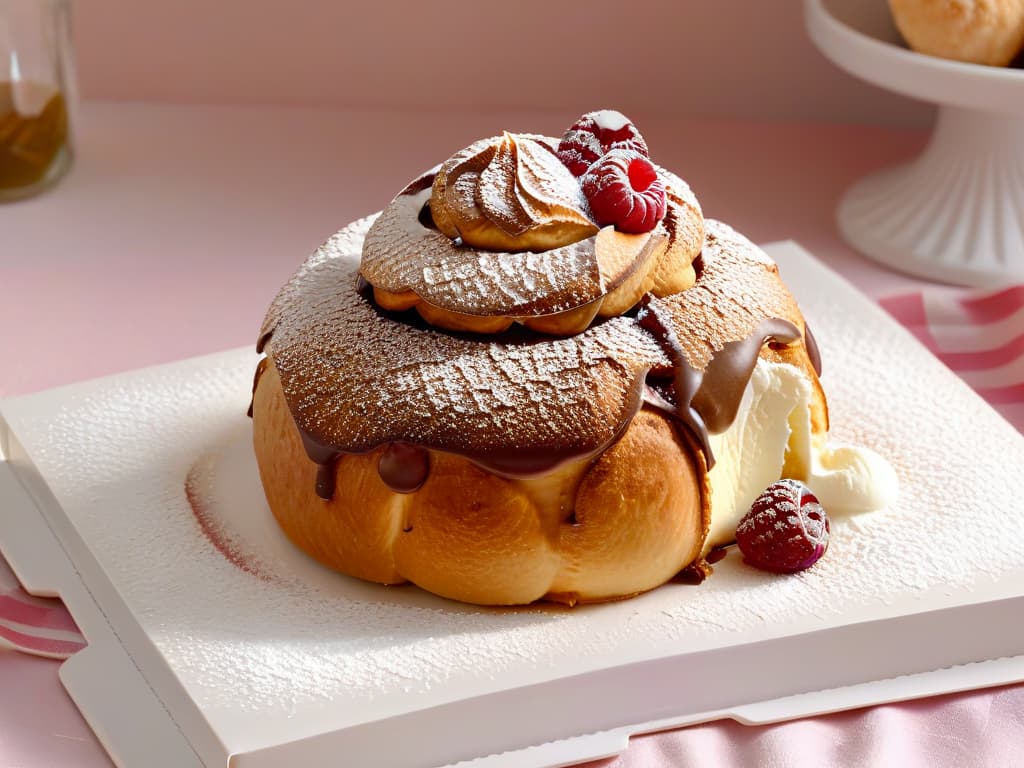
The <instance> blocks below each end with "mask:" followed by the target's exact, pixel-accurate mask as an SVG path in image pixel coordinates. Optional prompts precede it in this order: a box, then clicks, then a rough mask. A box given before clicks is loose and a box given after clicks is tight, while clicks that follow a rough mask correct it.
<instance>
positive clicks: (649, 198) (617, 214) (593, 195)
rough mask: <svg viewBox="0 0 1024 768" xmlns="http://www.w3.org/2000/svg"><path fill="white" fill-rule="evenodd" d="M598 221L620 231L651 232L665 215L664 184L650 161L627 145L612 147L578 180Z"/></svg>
mask: <svg viewBox="0 0 1024 768" xmlns="http://www.w3.org/2000/svg"><path fill="white" fill-rule="evenodd" d="M581 184H582V186H583V194H584V195H585V196H586V198H587V202H588V203H590V212H591V213H592V214H594V218H595V220H596V221H597V223H598V224H600V225H601V226H605V225H606V224H613V225H614V226H615V228H616V229H618V230H619V231H621V232H630V233H633V234H637V233H640V232H650V231H651V230H652V229H654V228H655V227H656V226H657V225H658V222H659V221H661V220H662V219H663V218H664V217H665V184H664V183H663V182H662V180H661V179H660V178H659V177H658V172H657V170H655V168H654V166H653V165H651V161H650V160H648V159H647V158H646V157H644V156H643V155H641V154H640V153H639V152H634V151H632V150H629V149H613V150H611V151H610V152H608V154H606V155H605V156H604V157H602V158H601V159H600V160H598V161H597V162H596V163H594V164H593V165H592V166H590V170H589V171H587V173H586V175H585V176H584V177H583V179H582V180H581Z"/></svg>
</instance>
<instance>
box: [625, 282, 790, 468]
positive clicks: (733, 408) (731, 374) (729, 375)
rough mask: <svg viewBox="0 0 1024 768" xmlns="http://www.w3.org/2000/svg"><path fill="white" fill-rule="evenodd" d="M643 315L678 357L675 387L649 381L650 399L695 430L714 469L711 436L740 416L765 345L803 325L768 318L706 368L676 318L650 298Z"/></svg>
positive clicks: (670, 352) (643, 322)
mask: <svg viewBox="0 0 1024 768" xmlns="http://www.w3.org/2000/svg"><path fill="white" fill-rule="evenodd" d="M637 321H638V322H639V323H640V327H641V328H643V329H644V330H646V331H647V332H648V333H650V334H651V335H653V336H654V338H655V339H657V341H658V343H659V344H661V346H662V348H663V349H664V350H665V354H666V355H668V357H669V359H670V360H671V361H672V373H673V377H672V382H671V385H670V387H668V388H665V387H657V386H648V387H647V388H646V389H645V400H646V402H647V403H648V404H649V405H652V406H654V407H655V408H658V409H659V410H661V411H664V412H666V413H668V414H669V415H670V416H672V417H673V418H674V419H676V420H677V421H679V422H681V423H682V424H683V426H685V427H686V428H687V429H688V430H689V431H690V433H691V434H692V435H693V437H694V439H695V440H696V441H697V444H698V445H699V446H700V447H701V450H702V451H703V452H704V458H705V459H706V461H707V465H708V469H711V468H712V467H713V466H714V465H715V457H714V454H713V453H712V451H711V444H710V441H709V439H708V436H709V434H718V433H721V432H724V431H725V430H726V429H728V428H729V426H730V425H731V424H732V422H733V421H734V420H735V419H736V412H737V411H738V410H739V407H740V401H741V400H742V399H743V392H744V390H745V389H746V388H747V382H748V381H750V376H751V374H752V373H753V372H754V366H755V365H756V364H757V358H758V355H759V354H760V352H761V347H763V346H764V344H765V343H766V342H768V341H777V342H781V343H783V344H790V343H792V342H794V341H796V340H798V339H799V338H800V329H799V328H797V327H796V326H795V325H793V323H791V322H789V321H788V320H782V319H779V318H766V319H764V320H762V321H761V322H760V323H759V324H758V326H757V328H756V329H755V330H754V332H753V333H752V334H751V335H749V336H747V337H746V338H744V339H738V340H736V341H730V342H729V343H727V344H726V345H725V346H724V347H722V349H720V350H719V351H718V352H716V353H715V354H714V356H713V357H712V358H711V360H710V362H709V363H708V364H707V367H706V368H705V369H704V370H703V371H698V370H696V369H695V368H693V367H692V366H691V365H690V363H689V361H688V360H687V359H686V355H685V353H684V352H683V350H682V346H681V345H680V344H679V340H678V339H677V338H676V336H675V332H674V331H673V330H672V326H671V324H670V323H669V322H668V321H667V320H666V319H665V318H663V317H661V315H660V314H659V310H658V309H657V307H656V306H655V305H653V304H651V303H650V302H649V301H646V302H645V304H644V306H643V308H641V310H640V313H639V314H638V315H637Z"/></svg>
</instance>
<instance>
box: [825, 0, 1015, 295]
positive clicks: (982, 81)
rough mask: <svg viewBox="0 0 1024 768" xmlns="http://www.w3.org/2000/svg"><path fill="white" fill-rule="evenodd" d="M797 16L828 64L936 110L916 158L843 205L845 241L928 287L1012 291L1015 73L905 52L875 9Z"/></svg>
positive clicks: (858, 2) (841, 1) (831, 1)
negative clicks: (1004, 287)
mask: <svg viewBox="0 0 1024 768" xmlns="http://www.w3.org/2000/svg"><path fill="white" fill-rule="evenodd" d="M805 14H806V19H807V28H808V31H809V33H810V36H811V39H812V40H813V41H814V43H815V44H816V45H817V46H818V48H819V49H820V50H821V51H822V53H824V54H825V56H827V57H828V58H829V59H831V60H832V61H833V62H834V63H835V64H836V65H838V66H839V67H841V68H843V69H845V70H846V71H848V72H850V73H851V74H853V75H856V76H857V77H859V78H861V79H863V80H865V81H867V82H869V83H872V84H874V85H878V86H881V87H882V88H886V89H888V90H891V91H894V92H896V93H900V94H903V95H906V96H911V97H913V98H917V99H922V100H925V101H930V102H933V103H935V104H937V105H938V107H939V113H938V121H937V123H936V125H935V130H934V133H933V134H932V137H931V141H930V142H929V143H928V146H927V147H926V148H925V150H924V151H923V152H922V153H921V155H920V156H919V157H917V158H916V159H915V160H913V161H912V162H910V163H907V164H906V165H901V166H897V167H894V168H888V169H885V170H883V171H880V172H878V173H875V174H872V175H870V176H868V177H867V178H865V179H862V180H861V181H859V182H857V183H856V184H854V185H853V187H851V189H850V190H849V191H848V192H847V193H846V195H845V196H844V197H843V199H842V201H841V202H840V204H839V210H838V222H839V229H840V231H841V233H842V235H843V237H844V238H845V239H846V241H847V242H849V243H850V244H851V245H852V246H853V247H855V248H857V249H858V250H859V251H861V252H863V253H864V254H865V255H867V256H870V257H871V258H873V259H875V260H877V261H879V262H882V263H883V264H886V265H888V266H890V267H892V268H893V269H897V270H900V271H902V272H908V273H910V274H913V275H917V276H920V277H925V278H930V279H933V280H940V281H943V282H949V283H955V284H959V285H969V286H975V287H985V286H991V285H995V284H1000V283H1006V282H1009V281H1013V280H1024V69H1015V68H1000V67H987V66H981V65H976V64H964V63H960V62H955V61H947V60H945V59H939V58H935V57H933V56H926V55H923V54H919V53H915V52H913V51H911V50H909V49H907V48H906V47H905V46H904V45H903V44H902V42H901V40H900V36H899V33H898V32H897V30H896V27H895V25H894V24H893V21H892V18H891V16H890V14H889V9H888V4H887V3H886V2H885V1H884V0H871V2H865V0H806V2H805Z"/></svg>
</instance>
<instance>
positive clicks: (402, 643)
mask: <svg viewBox="0 0 1024 768" xmlns="http://www.w3.org/2000/svg"><path fill="white" fill-rule="evenodd" d="M812 267H813V265H810V264H806V263H805V262H803V261H802V259H801V258H799V254H797V255H795V256H791V257H790V258H789V259H787V261H786V263H785V264H784V268H783V275H784V276H785V277H786V278H787V279H788V280H789V282H790V284H791V285H793V286H795V287H796V292H797V295H798V296H799V297H800V298H801V300H802V302H803V307H804V310H805V312H806V314H807V316H808V318H809V320H810V321H811V323H812V325H813V327H814V329H815V334H816V336H817V338H818V341H819V343H820V346H821V349H822V353H823V356H824V366H825V373H824V383H825V385H826V387H827V389H828V392H829V395H830V404H831V415H832V423H833V431H834V434H835V435H836V436H837V437H838V438H840V439H845V440H848V441H851V442H856V443H860V444H863V445H867V446H870V447H872V448H874V449H876V450H877V451H879V452H880V453H882V454H883V455H885V456H886V457H888V458H889V459H890V460H891V461H892V462H893V464H894V465H895V467H896V469H897V471H898V473H899V475H900V479H901V482H902V492H901V497H900V499H899V501H898V503H897V504H896V506H895V508H894V509H892V510H890V511H883V512H879V513H875V514H871V515H866V516H862V517H858V518H855V519H850V520H834V521H833V530H832V534H833V538H832V543H831V545H830V548H829V552H828V554H827V555H826V556H825V557H824V558H823V559H822V560H821V562H819V563H818V564H817V565H815V567H814V568H812V569H810V570H809V571H807V572H805V573H802V574H800V575H798V576H791V577H780V576H773V575H770V574H764V573H760V572H758V571H755V570H753V569H750V568H747V567H745V566H743V565H742V564H741V563H740V561H739V558H738V557H736V556H735V555H734V554H730V555H729V556H728V557H726V559H725V560H724V561H722V562H721V563H719V564H717V565H716V566H715V573H714V575H713V576H712V577H711V578H710V579H708V580H707V581H706V582H705V583H704V584H703V585H701V586H699V587H692V586H686V585H678V584H669V585H666V586H665V587H662V588H660V589H658V590H655V591H654V592H652V593H650V594H647V595H642V596H640V597H638V598H635V599H633V600H629V601H625V602H621V603H614V604H610V605H605V606H593V607H586V608H582V609H575V610H572V611H567V610H561V609H549V608H530V609H521V610H514V611H492V610H486V609H479V608H472V607H467V606H461V605H456V604H453V603H450V602H447V601H444V600H442V599H439V598H433V597H431V596H429V595H425V594H423V593H421V592H419V591H418V590H415V589H412V588H400V589H389V588H384V587H375V586H371V585H365V584H360V583H356V582H354V581H352V580H350V579H347V578H345V577H341V576H336V575H334V574H329V573H327V572H326V571H324V570H322V569H320V568H319V567H318V566H315V565H314V564H312V563H311V562H310V561H309V560H308V558H305V557H304V556H303V555H301V554H300V553H299V552H297V551H295V550H289V549H288V547H287V545H286V542H282V541H280V540H279V539H274V538H272V536H271V532H272V531H274V530H275V528H274V526H273V523H272V520H271V519H270V513H269V511H268V510H267V509H266V506H265V505H264V504H263V502H262V500H261V494H260V491H259V487H258V480H257V479H256V469H255V462H254V460H253V459H252V457H251V455H250V453H249V450H248V439H249V434H248V421H247V420H246V419H245V418H244V416H243V414H244V410H245V406H246V404H247V401H248V390H249V386H250V384H251V375H252V367H253V365H254V363H255V357H254V355H252V354H251V353H250V352H238V353H232V354H228V355H223V356H217V357H214V358H210V359H204V360H199V361H191V362H185V363H181V364H178V365H177V366H176V367H174V368H173V375H169V373H168V371H167V370H161V369H157V370H155V371H148V372H141V373H138V374H134V375H128V376H122V377H118V378H115V379H111V380H108V381H105V382H99V383H97V384H95V385H91V386H89V387H88V388H82V389H76V390H74V394H73V395H72V394H69V395H68V396H66V397H65V398H63V401H62V404H61V405H60V407H59V408H55V409H54V408H46V409H39V410H37V411H28V410H26V411H25V415H23V416H20V418H12V426H13V428H14V430H15V432H16V433H17V434H18V435H19V436H21V437H22V439H23V441H24V442H25V443H26V444H27V448H28V450H29V451H30V453H31V455H32V457H33V459H34V461H35V462H36V464H37V466H38V467H39V468H40V470H41V471H42V472H43V474H44V476H45V477H46V478H47V480H48V482H49V483H50V485H51V488H52V489H53V491H54V493H55V494H56V496H57V498H58V499H59V501H60V502H61V504H62V506H63V508H64V510H65V512H66V514H67V515H68V517H69V518H70V519H71V520H72V521H73V523H74V525H75V526H76V527H77V529H78V531H79V532H80V533H81V535H82V536H83V538H84V540H85V541H86V542H87V544H88V546H89V547H90V548H91V550H92V551H93V552H94V553H95V554H96V556H97V557H98V558H99V560H100V562H101V563H102V565H103V567H104V569H105V570H106V571H107V573H108V574H109V576H110V578H111V579H112V581H113V582H114V584H115V585H116V587H117V589H118V590H119V591H120V593H121V594H122V595H123V598H124V600H125V601H126V602H127V604H128V605H129V607H130V608H131V609H132V611H133V612H134V614H135V616H136V617H137V618H138V620H139V621H140V622H141V623H142V625H143V627H144V628H145V629H146V631H147V632H148V633H149V635H150V636H151V637H152V639H153V641H154V643H155V645H156V647H157V648H158V650H159V651H160V652H161V653H162V654H163V655H164V656H165V657H166V659H167V660H168V663H169V664H170V665H171V666H172V667H173V669H174V670H175V672H176V673H177V674H178V676H179V677H180V678H181V680H182V681H183V683H184V684H185V686H186V687H187V688H188V690H189V691H190V692H191V693H192V694H193V695H194V696H195V698H196V699H197V700H198V701H199V702H200V704H201V706H202V707H203V709H204V711H205V712H206V714H207V715H208V716H209V717H210V718H211V720H212V721H213V722H214V723H228V722H231V723H234V722H237V720H238V716H237V712H238V710H239V708H244V709H245V710H246V713H245V722H246V727H245V729H243V730H240V731H239V732H237V733H231V734H228V735H230V736H232V737H234V738H237V739H238V741H239V743H244V744H248V745H252V744H254V743H256V742H258V741H259V738H260V726H261V724H262V723H269V722H271V721H273V722H279V721H281V720H282V719H288V722H290V723H291V724H292V725H291V727H293V728H294V729H295V730H294V734H295V735H296V736H299V735H301V734H302V733H308V732H313V731H315V730H317V729H318V728H320V727H322V726H324V724H328V723H329V724H333V727H336V726H337V725H339V724H341V723H345V722H357V721H360V720H363V719H367V718H371V717H374V716H380V715H382V714H384V713H387V712H394V711H398V710H399V709H402V708H415V707H417V706H421V705H424V704H426V703H437V702H439V701H442V700H445V699H448V698H457V697H460V696H466V695H470V694H472V693H479V692H481V691H488V690H494V689H498V688H501V687H502V686H505V685H508V684H510V681H514V682H515V683H516V684H525V683H529V682H531V681H534V680H542V679H548V678H550V677H553V676H556V675H561V674H570V673H573V672H581V671H586V670H587V669H594V668H598V667H602V666H606V665H610V664H617V663H622V662H623V661H626V660H630V659H635V658H641V657H651V656H657V655H659V654H667V653H682V652H686V651H688V650H693V649H698V648H702V647H708V646H718V645H722V644H726V643H730V642H734V641H737V640H739V639H742V638H744V637H751V636H756V637H761V636H768V635H780V634H786V633H788V632H792V631H795V630H794V627H796V626H801V625H802V626H810V627H819V626H827V625H832V624H837V623H842V622H843V621H844V620H846V619H847V618H848V617H849V616H850V615H851V614H852V613H853V612H855V611H860V610H869V611H874V612H875V613H877V614H878V615H889V614H897V613H902V612H904V611H908V610H913V609H914V607H915V606H916V605H918V604H919V602H920V601H921V600H922V599H923V598H924V597H925V596H926V595H933V594H936V593H939V594H942V595H949V596H952V597H957V598H959V597H963V596H968V597H969V595H970V593H971V591H972V590H973V589H974V588H975V587H976V586H977V585H979V584H985V583H992V582H994V581H996V580H1000V579H1010V578H1014V577H1015V576H1017V575H1019V573H1020V569H1022V568H1024V516H1022V515H1019V514H1014V512H1015V511H1017V510H1019V509H1020V499H1021V498H1024V480H1022V479H1021V478H1020V477H1019V476H1017V475H1015V474H1014V473H1011V472H1007V471H1006V467H1019V466H1024V439H1021V437H1020V436H1019V435H1018V434H1017V433H1016V432H1015V431H1014V430H1013V429H1012V428H1011V427H1010V426H1009V425H1008V424H1006V423H1005V422H1003V421H1002V420H1001V419H1000V418H999V417H998V416H997V415H996V414H995V413H994V412H993V411H992V410H991V409H990V408H988V407H987V406H986V405H985V404H984V403H983V402H982V401H981V400H980V399H979V398H977V397H976V396H975V395H973V393H971V392H970V391H969V390H968V389H967V388H966V387H965V386H964V385H963V384H962V383H961V382H960V381H959V380H957V379H956V378H955V377H954V376H953V375H952V374H951V373H949V371H948V370H946V369H945V368H944V367H943V366H942V365H941V364H940V363H938V362H937V361H936V360H935V359H934V358H933V357H931V356H930V355H929V354H928V353H927V352H925V351H924V350H923V349H922V348H920V347H919V346H918V345H917V344H916V343H915V342H913V340H912V339H911V337H910V336H909V335H908V334H907V333H906V332H904V331H903V330H902V329H900V328H898V327H897V326H896V325H895V324H894V323H893V322H892V321H891V320H889V319H888V318H887V317H885V316H884V315H883V314H882V313H881V312H880V311H879V310H877V309H876V308H875V307H873V306H872V305H870V304H869V302H867V300H866V299H864V298H863V297H860V296H858V295H855V294H854V293H852V292H851V291H850V290H849V289H847V288H845V287H844V286H843V285H842V284H840V283H839V282H837V281H836V279H835V278H834V277H831V276H829V275H828V274H826V273H824V272H821V271H820V270H818V269H816V268H814V269H812ZM11 405H12V408H11V413H15V412H16V410H17V405H18V402H17V401H13V402H12V403H11ZM5 413H7V411H6V410H5ZM140 413H145V414H146V420H145V422H144V423H145V428H140V426H139V425H140V421H139V414H140ZM951 436H955V443H952V442H951ZM202 457H213V460H214V463H213V464H212V465H211V466H213V467H214V471H212V472H210V473H208V480H207V482H208V484H209V485H208V486H207V488H206V492H207V493H208V494H209V495H210V497H211V498H213V499H219V500H220V504H221V505H222V511H221V515H222V519H223V520H225V521H229V520H232V519H239V518H242V519H245V520H247V523H246V526H247V527H245V529H244V530H240V531H238V532H237V535H236V536H235V537H234V541H235V542H236V544H239V545H242V544H245V543H246V542H248V545H249V546H251V547H253V548H254V552H253V555H254V556H256V557H257V559H258V560H259V562H260V563H261V564H264V565H265V567H268V568H269V569H270V573H269V574H268V581H267V582H262V581H260V580H259V579H257V578H254V577H253V576H251V575H250V574H246V573H245V572H243V571H241V570H240V569H238V568H236V567H235V566H233V565H232V564H231V563H229V562H228V561H226V560H225V559H224V558H223V557H222V556H221V555H220V554H219V553H218V552H217V551H216V550H215V549H214V547H213V546H212V545H211V544H210V543H209V542H208V541H207V540H206V538H205V537H204V536H203V535H202V533H201V531H200V530H199V527H198V525H197V524H196V523H195V520H194V518H193V516H192V512H191V510H190V508H189V505H188V503H187V500H186V498H185V494H184V491H183V483H184V478H185V476H186V475H187V473H188V471H189V469H190V468H191V467H192V466H193V465H194V464H195V462H196V461H197V460H200V459H201V458H202ZM239 473H241V476H244V478H245V480H246V482H245V483H244V484H243V486H244V487H238V485H239V482H238V481H239V476H240V475H239ZM979 488H983V490H984V492H983V493H981V492H954V491H951V489H968V491H970V489H975V490H977V489H979ZM993 531H998V536H997V538H996V540H997V541H998V544H997V545H995V544H994V543H993V542H994V536H993ZM263 533H266V535H263Z"/></svg>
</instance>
